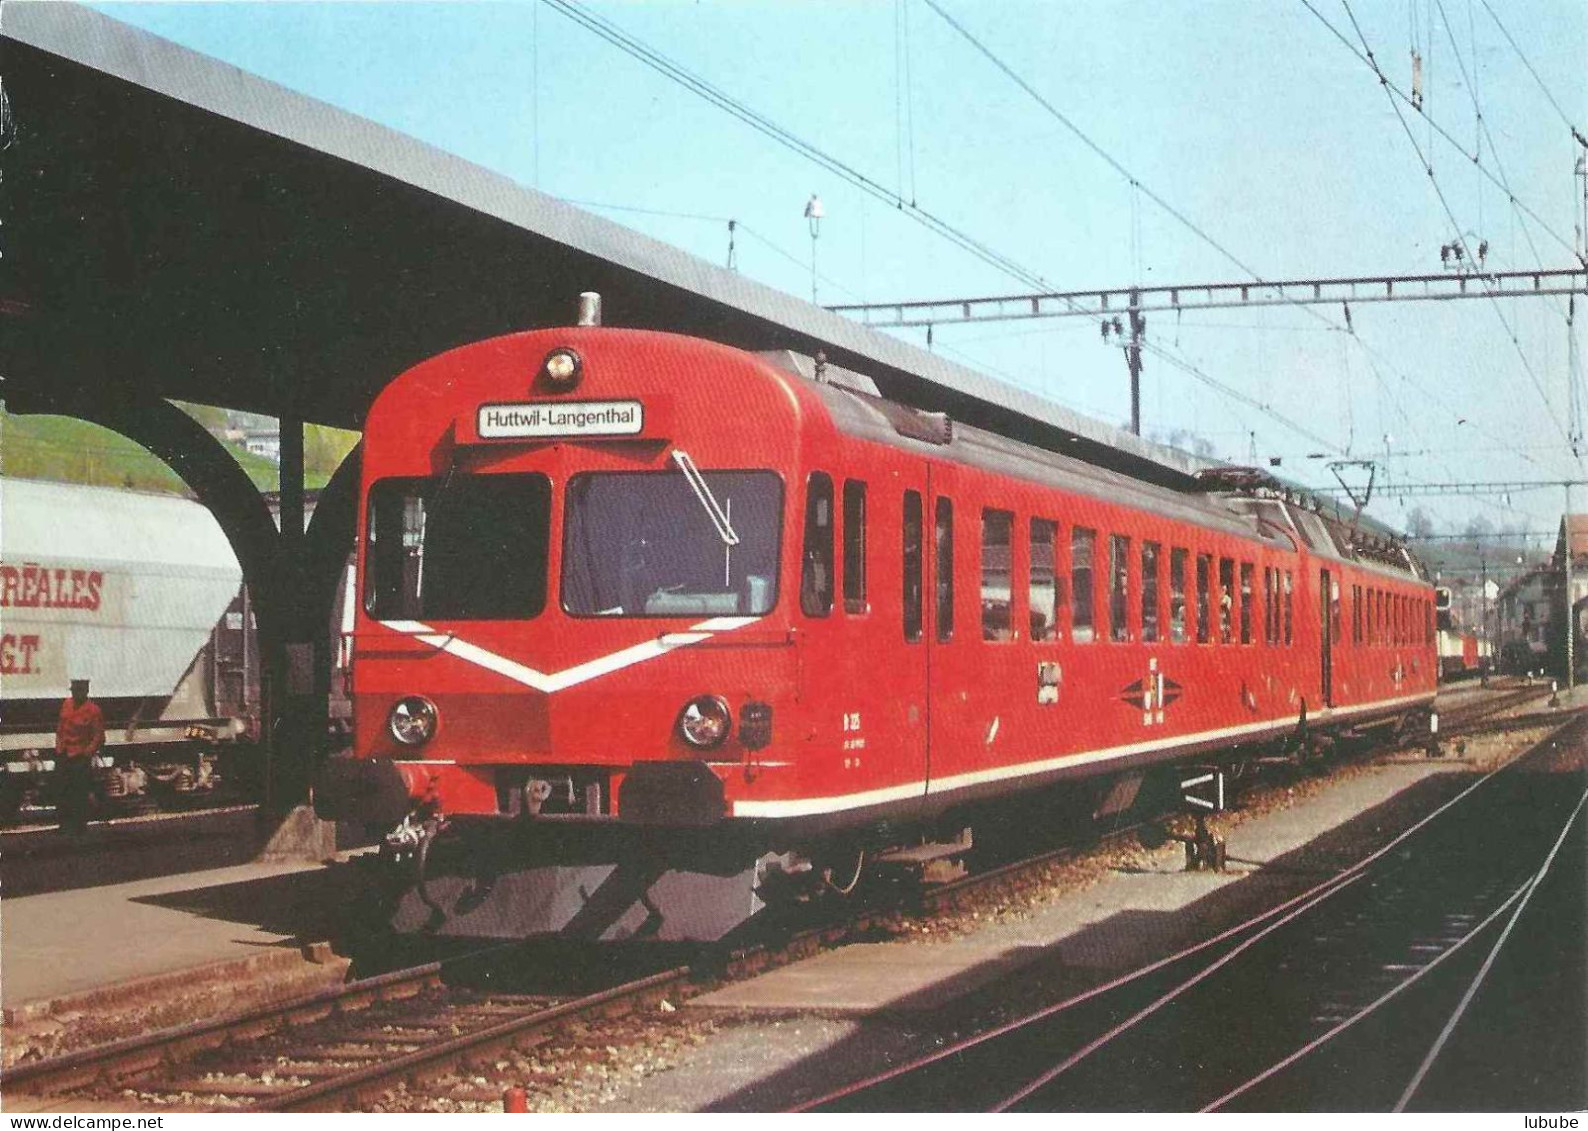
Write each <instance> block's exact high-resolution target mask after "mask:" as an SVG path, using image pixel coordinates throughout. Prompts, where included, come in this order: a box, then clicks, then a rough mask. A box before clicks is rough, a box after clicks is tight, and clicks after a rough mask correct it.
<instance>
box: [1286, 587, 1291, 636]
mask: <svg viewBox="0 0 1588 1131" xmlns="http://www.w3.org/2000/svg"><path fill="white" fill-rule="evenodd" d="M1289 591H1291V577H1289V570H1285V643H1289V615H1291V593H1289Z"/></svg>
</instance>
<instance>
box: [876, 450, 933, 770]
mask: <svg viewBox="0 0 1588 1131" xmlns="http://www.w3.org/2000/svg"><path fill="white" fill-rule="evenodd" d="M894 483H895V484H896V486H895V489H894V491H893V492H892V495H893V497H892V499H890V500H889V502H888V504H887V505H888V506H889V507H890V508H891V509H892V510H893V515H894V517H895V521H896V522H897V524H898V525H897V526H894V527H893V529H894V530H896V531H898V537H897V538H896V539H893V540H892V541H891V549H892V561H891V562H890V563H889V565H890V566H892V567H895V568H897V570H898V573H897V574H892V576H895V577H897V578H898V581H897V583H896V584H895V586H894V588H893V593H894V594H895V595H896V596H897V598H898V603H897V604H895V603H893V601H891V600H890V601H887V602H885V603H884V602H879V605H878V607H879V608H881V609H884V610H894V609H897V610H898V613H897V616H896V618H894V623H893V624H891V625H889V624H879V625H878V626H877V628H878V631H877V633H876V637H877V639H878V640H879V641H886V642H887V643H886V644H885V645H884V646H883V652H884V654H897V656H898V664H897V667H896V669H895V671H894V673H893V679H892V681H891V682H892V687H893V688H894V689H896V690H893V691H891V692H890V695H891V699H892V701H891V704H890V709H891V710H892V711H894V712H895V713H900V714H901V715H902V717H901V718H900V719H899V720H898V726H899V734H900V742H899V751H900V755H901V757H902V758H903V759H904V760H905V761H906V762H907V763H908V765H909V766H910V767H911V770H912V772H911V773H910V774H909V776H908V777H906V778H905V779H904V780H906V781H911V782H920V783H921V792H922V793H923V794H925V792H926V783H927V780H928V778H929V777H930V774H931V764H930V755H929V752H930V749H931V733H932V672H931V656H930V652H929V649H928V645H927V640H928V639H929V635H928V634H929V633H930V631H931V628H930V624H929V618H928V616H927V606H928V600H927V593H928V589H927V585H928V572H927V560H928V557H929V554H930V545H931V542H930V539H931V531H932V527H931V518H930V510H929V508H930V505H931V504H930V502H929V501H928V500H929V499H930V498H931V491H930V489H929V487H928V469H927V465H926V464H925V463H913V462H912V463H911V464H910V465H908V466H907V467H905V468H903V469H901V470H900V471H899V472H898V473H897V474H896V476H895V478H894ZM889 572H890V574H891V573H892V571H891V570H890V571H889Z"/></svg>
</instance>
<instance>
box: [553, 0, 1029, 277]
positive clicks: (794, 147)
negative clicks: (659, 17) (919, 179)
mask: <svg viewBox="0 0 1588 1131" xmlns="http://www.w3.org/2000/svg"><path fill="white" fill-rule="evenodd" d="M544 3H546V4H548V5H549V6H550V7H551V8H552V9H553V10H555V11H556V12H558V13H559V14H561V15H563V16H566V17H567V18H568V19H570V20H572V21H573V22H575V23H577V24H579V25H580V26H581V27H583V28H585V29H586V30H587V31H590V32H591V33H592V34H594V35H596V36H597V37H598V38H600V39H602V40H604V41H606V42H607V43H609V44H611V45H612V46H614V47H616V48H618V49H619V50H621V51H623V52H624V53H626V54H628V55H630V56H632V57H633V58H635V59H637V60H639V61H640V62H641V63H643V64H645V65H646V66H648V67H650V68H651V69H652V70H654V71H656V72H657V73H658V74H661V75H663V76H664V77H666V78H668V79H671V80H672V81H673V82H675V83H677V84H678V85H680V86H682V87H684V88H685V89H686V90H689V91H690V92H692V93H694V94H696V95H698V96H699V97H700V98H702V99H704V100H705V101H706V102H709V103H710V104H711V105H713V106H715V107H717V108H718V109H720V110H722V111H724V112H725V113H727V114H729V115H731V116H732V117H734V118H737V119H738V120H739V121H740V122H742V123H744V124H745V125H747V126H749V127H751V128H752V129H754V130H756V131H758V132H760V133H762V134H764V135H765V136H767V137H769V138H771V139H772V140H774V141H776V142H777V143H778V144H780V145H782V146H784V147H785V148H787V149H789V150H791V151H793V152H795V153H797V154H799V155H800V156H802V157H804V158H805V159H807V160H809V161H810V162H812V163H813V164H815V165H818V166H820V167H821V168H823V169H826V170H827V171H828V172H830V173H833V174H834V175H835V176H838V177H840V178H842V179H843V180H845V181H847V182H848V183H849V184H851V185H853V186H854V187H855V188H858V189H860V190H861V191H862V192H866V193H869V194H870V195H871V196H873V197H875V198H877V199H878V200H882V201H885V202H887V203H889V204H892V205H894V206H895V207H896V208H897V209H898V210H899V211H900V212H902V213H904V214H905V215H907V216H909V217H910V218H911V219H912V220H914V221H916V222H917V223H919V224H921V225H922V226H923V227H925V228H926V229H927V230H929V231H931V232H933V233H935V234H936V235H938V236H940V237H942V238H943V239H946V240H948V241H949V242H950V243H953V244H955V245H956V246H958V247H959V248H960V249H961V250H963V251H966V252H969V253H970V254H971V255H973V256H975V257H976V258H978V259H980V260H981V261H982V262H984V263H986V264H988V265H989V266H991V267H993V268H995V269H997V270H999V271H1001V272H1003V273H1004V274H1006V275H1008V276H1010V277H1011V278H1014V279H1018V280H1019V281H1021V282H1023V283H1026V284H1027V285H1029V286H1035V287H1039V288H1047V287H1049V286H1050V284H1049V283H1048V281H1047V280H1046V279H1044V278H1043V277H1042V276H1041V275H1040V274H1038V273H1037V272H1035V271H1033V270H1031V269H1029V268H1027V267H1025V266H1023V265H1022V264H1020V263H1018V262H1016V261H1015V260H1013V259H1011V258H1010V257H1009V256H1006V255H1004V254H1002V253H1001V252H999V251H997V250H995V249H993V248H992V247H990V246H988V245H987V244H985V243H983V242H981V241H980V240H978V239H976V238H975V237H974V236H971V235H969V234H968V233H966V232H964V231H962V230H960V229H959V228H957V227H955V226H954V225H953V224H950V223H949V222H948V221H947V220H944V219H943V218H942V217H940V216H937V215H936V214H934V213H932V212H929V211H927V210H926V209H924V208H921V207H920V206H919V205H918V204H916V203H915V202H914V201H911V202H909V203H905V202H904V201H903V200H902V199H901V198H900V196H899V194H898V193H897V192H896V191H894V190H893V189H890V188H889V187H887V186H886V185H884V184H882V183H881V182H879V181H877V180H875V179H873V178H872V177H869V176H867V175H866V174H865V173H863V172H861V171H860V170H859V169H856V168H855V167H854V166H853V165H850V164H849V163H848V162H846V161H843V160H841V159H840V158H838V157H835V156H833V155H832V154H830V153H828V152H826V151H825V150H823V149H820V148H819V147H817V146H816V145H814V144H812V143H811V142H808V141H806V140H805V139H803V138H801V137H799V136H798V135H796V134H794V133H793V132H792V131H790V130H788V129H786V128H785V127H783V126H781V125H779V124H778V123H777V122H775V121H773V120H772V119H771V118H768V117H767V116H766V115H764V114H762V113H760V112H759V111H756V110H754V109H752V108H751V107H750V106H748V105H747V104H745V103H744V102H742V101H740V100H739V99H737V98H735V97H733V96H732V95H730V94H728V93H727V92H725V91H723V90H722V89H721V88H719V87H717V86H715V85H713V84H712V83H710V82H708V81H706V80H705V79H703V78H701V77H699V76H698V75H695V74H693V73H692V72H690V71H689V70H687V69H686V68H684V67H683V66H682V65H680V64H678V63H675V62H673V61H672V60H671V59H669V58H667V57H666V56H665V55H662V54H661V53H660V52H658V51H656V50H655V49H653V48H651V47H650V46H648V45H647V44H645V43H644V42H642V41H641V40H639V39H637V38H635V37H634V36H632V35H630V34H629V33H628V32H626V31H624V30H623V29H622V28H620V27H619V26H618V25H616V24H614V23H612V22H611V21H610V20H607V19H605V18H604V17H602V16H599V15H597V14H596V13H594V12H592V11H590V10H589V9H588V8H586V7H585V6H584V5H583V4H581V3H579V0H544Z"/></svg>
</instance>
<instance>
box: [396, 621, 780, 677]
mask: <svg viewBox="0 0 1588 1131" xmlns="http://www.w3.org/2000/svg"><path fill="white" fill-rule="evenodd" d="M760 619H761V618H760V617H712V618H711V619H710V620H703V621H701V622H700V623H699V624H692V625H690V626H689V628H688V630H687V631H685V632H669V633H665V634H663V635H662V636H659V637H657V638H656V639H654V640H645V641H642V642H641V643H639V644H635V645H632V646H630V647H628V648H623V649H620V650H618V651H616V652H612V653H610V654H608V655H605V656H598V657H596V658H595V659H594V660H586V661H585V662H584V663H582V664H576V665H575V666H573V667H571V668H567V669H565V670H563V671H560V672H542V671H536V670H535V669H534V668H532V667H528V666H527V665H525V664H521V663H519V662H518V661H517V660H510V659H508V658H507V657H506V656H499V655H497V654H496V653H495V652H492V651H490V650H488V649H485V648H481V647H480V646H479V645H478V644H470V643H469V642H468V641H467V640H462V639H459V638H458V637H457V636H455V635H452V634H450V633H444V632H437V631H436V630H435V629H434V628H431V627H430V626H429V625H427V624H420V623H419V622H418V621H413V620H384V621H381V622H380V623H381V624H383V625H385V626H386V627H387V628H389V629H392V630H393V631H394V632H400V633H402V634H403V635H405V636H412V637H414V638H415V639H417V640H422V641H424V643H426V644H429V645H430V646H432V647H434V648H436V649H438V650H439V651H442V652H445V653H447V654H448V655H449V656H456V657H457V658H458V659H460V660H463V661H465V662H466V663H470V664H474V665H476V666H478V667H482V668H485V669H486V670H487V671H493V672H495V673H496V674H497V675H501V676H506V677H507V678H508V679H510V680H512V681H513V682H515V683H522V684H523V685H524V686H525V687H533V688H534V689H535V690H536V691H544V692H546V693H547V694H550V693H552V692H554V691H561V690H563V689H564V688H567V687H573V686H574V685H576V684H580V683H585V682H586V681H588V680H592V679H595V678H597V677H598V676H603V675H609V674H611V673H612V672H615V671H620V670H622V669H623V668H628V667H633V666H634V665H635V664H639V663H644V662H645V661H646V660H651V659H655V658H656V657H657V656H665V655H666V654H667V653H669V652H672V651H675V650H676V649H679V648H687V647H688V646H689V645H691V644H699V643H700V642H701V641H702V640H710V639H711V638H712V637H713V636H715V635H717V634H718V633H722V632H732V631H733V630H734V629H738V628H743V627H744V626H745V625H749V624H754V623H755V622H756V621H758V620H760Z"/></svg>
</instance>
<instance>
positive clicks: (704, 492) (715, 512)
mask: <svg viewBox="0 0 1588 1131" xmlns="http://www.w3.org/2000/svg"><path fill="white" fill-rule="evenodd" d="M673 462H674V463H676V464H677V465H678V470H679V471H682V472H683V473H684V481H685V482H687V483H688V484H689V488H690V490H692V491H694V492H695V498H697V499H699V500H700V505H701V506H702V507H704V508H705V510H706V517H707V518H709V519H711V525H712V526H714V527H716V529H717V537H719V538H721V539H722V544H723V545H724V546H737V545H738V544H739V535H738V534H737V533H735V532H734V529H733V523H732V522H730V521H729V520H728V513H727V512H726V511H724V510H723V509H722V507H721V506H720V505H719V504H718V502H717V497H716V496H715V495H713V494H712V493H711V487H710V486H708V485H707V483H706V477H705V476H704V475H702V474H701V473H700V468H698V467H696V466H695V461H694V460H692V459H690V458H689V453H688V452H686V451H684V450H682V449H681V448H674V449H673Z"/></svg>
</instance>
